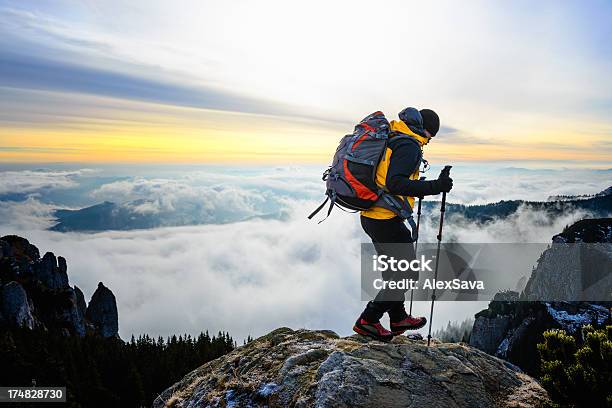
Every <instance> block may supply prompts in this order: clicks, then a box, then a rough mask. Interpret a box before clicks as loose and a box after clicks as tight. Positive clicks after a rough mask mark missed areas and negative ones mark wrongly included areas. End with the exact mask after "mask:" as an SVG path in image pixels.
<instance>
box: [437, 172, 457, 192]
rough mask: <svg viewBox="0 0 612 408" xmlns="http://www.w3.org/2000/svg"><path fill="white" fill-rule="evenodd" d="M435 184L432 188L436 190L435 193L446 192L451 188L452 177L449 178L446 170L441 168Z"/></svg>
mask: <svg viewBox="0 0 612 408" xmlns="http://www.w3.org/2000/svg"><path fill="white" fill-rule="evenodd" d="M434 183H435V186H434V189H435V191H437V194H440V193H448V192H449V191H451V190H452V188H453V179H452V178H450V176H449V175H448V173H447V172H445V171H444V170H442V171H441V172H440V175H439V176H438V179H437V180H435V181H434Z"/></svg>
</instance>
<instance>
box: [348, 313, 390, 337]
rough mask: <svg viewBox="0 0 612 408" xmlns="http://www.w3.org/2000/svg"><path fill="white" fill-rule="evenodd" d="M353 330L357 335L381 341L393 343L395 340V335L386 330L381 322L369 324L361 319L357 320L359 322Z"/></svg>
mask: <svg viewBox="0 0 612 408" xmlns="http://www.w3.org/2000/svg"><path fill="white" fill-rule="evenodd" d="M353 330H354V331H355V333H359V334H362V335H364V336H368V337H371V338H373V339H376V340H380V341H385V342H386V341H391V339H392V338H393V333H391V332H390V331H389V330H387V329H385V328H384V327H383V326H382V324H380V322H376V323H369V322H368V321H366V320H365V319H363V318H361V317H360V318H359V319H357V322H355V325H354V326H353Z"/></svg>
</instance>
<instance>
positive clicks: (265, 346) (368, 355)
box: [153, 328, 549, 408]
mask: <svg viewBox="0 0 612 408" xmlns="http://www.w3.org/2000/svg"><path fill="white" fill-rule="evenodd" d="M548 402H549V399H548V395H547V393H546V391H545V390H544V389H543V388H542V387H541V386H540V385H539V384H538V383H537V382H536V381H535V380H534V379H532V378H531V377H529V376H528V375H526V374H524V373H522V372H521V371H520V370H519V369H518V368H517V367H515V366H513V365H511V364H510V363H507V362H505V361H503V360H501V359H498V358H496V357H493V356H490V355H488V354H486V353H484V352H482V351H480V350H478V349H476V348H472V347H470V346H468V345H466V344H463V343H460V344H454V343H434V344H433V345H432V347H427V345H426V344H425V343H424V342H423V341H413V340H409V339H408V338H407V337H404V336H399V337H396V338H395V339H393V341H392V342H391V343H381V342H378V341H372V340H368V339H366V338H365V337H363V336H359V335H354V336H350V337H345V338H341V337H339V336H338V335H337V334H335V333H334V332H331V331H310V330H291V329H288V328H280V329H277V330H275V331H273V332H271V333H269V334H268V335H265V336H263V337H260V338H258V339H256V340H254V341H252V342H250V343H248V344H246V345H244V346H242V347H239V348H237V349H235V350H234V351H232V352H231V353H229V354H227V355H225V356H223V357H220V358H218V359H216V360H213V361H211V362H209V363H207V364H205V365H203V366H201V367H200V368H198V369H196V370H194V371H192V372H191V373H189V374H187V375H186V376H185V377H184V378H183V379H182V380H181V381H179V382H178V383H176V384H174V385H173V386H172V387H170V388H168V389H167V390H166V391H164V392H163V393H162V394H161V395H160V396H159V397H158V398H157V399H156V400H155V401H154V404H153V406H154V408H163V407H168V408H170V407H176V408H178V407H183V408H187V407H204V406H205V407H321V408H323V407H444V408H449V407H537V406H542V405H544V404H547V403H548Z"/></svg>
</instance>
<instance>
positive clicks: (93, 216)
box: [50, 186, 612, 232]
mask: <svg viewBox="0 0 612 408" xmlns="http://www.w3.org/2000/svg"><path fill="white" fill-rule="evenodd" d="M568 197H569V196H568ZM147 203H148V201H146V200H142V199H141V200H137V201H133V202H129V203H124V204H117V203H113V202H109V201H105V202H102V203H100V204H96V205H93V206H89V207H85V208H81V209H78V210H67V209H58V210H55V212H54V214H53V215H54V217H55V218H56V220H57V223H56V224H55V225H53V226H52V227H51V228H50V230H52V231H59V232H68V231H83V232H98V231H107V230H134V229H148V228H158V227H170V226H186V225H201V224H208V223H211V222H213V220H212V219H211V218H210V217H209V215H208V214H206V213H204V214H203V213H202V211H201V209H190V211H191V212H190V211H178V210H175V211H173V212H167V211H166V212H161V213H159V212H146V211H140V210H138V208H141V207H144V206H146V204H147ZM423 207H424V209H425V210H426V211H427V212H429V213H431V214H433V215H432V216H433V217H434V218H435V217H437V216H438V207H439V202H438V201H429V200H425V201H424V202H423ZM521 208H522V209H530V210H533V211H544V212H546V213H547V214H548V215H550V216H553V217H554V216H558V215H562V214H565V213H568V212H572V211H576V210H583V211H588V212H589V213H590V214H591V215H592V216H594V217H608V216H609V215H610V214H612V186H611V187H609V188H607V189H606V190H604V191H602V192H600V193H598V194H595V195H593V196H588V197H586V196H585V197H583V196H572V197H570V198H568V199H563V200H557V201H524V200H509V201H506V200H502V201H498V202H495V203H489V204H478V205H464V204H453V203H448V204H447V205H446V211H447V212H446V214H447V217H448V221H449V222H451V223H452V222H459V221H460V220H467V221H472V222H477V223H481V224H486V223H488V222H491V221H494V220H496V219H503V218H507V217H509V216H511V215H513V214H516V213H517V212H518V211H519V209H521ZM282 217H283V214H282V213H278V214H259V215H251V216H248V217H236V216H232V215H231V214H226V215H224V216H222V217H220V218H218V219H215V220H214V223H215V224H224V223H229V222H237V221H245V220H248V219H253V218H263V219H268V218H282Z"/></svg>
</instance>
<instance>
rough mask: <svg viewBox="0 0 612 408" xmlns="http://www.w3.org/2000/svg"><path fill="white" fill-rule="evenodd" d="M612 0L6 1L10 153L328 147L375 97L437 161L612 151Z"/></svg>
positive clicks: (227, 155) (286, 153)
mask: <svg viewBox="0 0 612 408" xmlns="http://www.w3.org/2000/svg"><path fill="white" fill-rule="evenodd" d="M611 17H612V3H610V2H609V1H586V2H585V1H567V2H552V1H542V2H535V3H534V2H527V1H513V2H503V3H501V2H488V1H471V2H456V1H436V2H416V1H385V2H377V3H376V4H375V5H374V4H373V3H372V2H365V1H350V2H349V1H334V2H328V1H326V2H323V1H309V2H302V3H296V2H286V1H258V2H252V1H232V2H218V1H217V2H213V1H195V0H193V1H172V2H167V1H152V0H147V1H144V0H143V1H130V2H124V1H115V0H104V1H93V0H89V1H80V2H77V1H44V0H42V1H28V0H25V1H24V0H19V1H17V0H15V1H10V0H4V1H0V161H2V162H5V163H8V162H15V163H40V162H74V163H76V162H79V163H234V164H235V163H259V164H261V163H263V164H269V163H325V162H327V161H328V160H329V159H330V156H331V154H332V152H333V151H334V149H335V145H336V143H337V141H338V139H339V137H341V136H342V135H344V134H346V133H349V132H350V131H351V130H352V127H353V125H354V123H355V122H357V121H358V120H359V119H361V118H362V117H364V116H365V115H366V114H368V113H370V112H373V111H375V110H379V109H380V110H383V111H384V112H385V113H386V114H387V116H388V117H389V118H390V119H392V118H395V116H396V112H399V111H400V110H401V109H403V108H404V107H406V106H415V107H418V108H424V107H428V108H433V109H434V110H436V111H437V112H438V113H439V115H440V117H441V120H442V126H443V127H442V130H441V131H440V133H439V137H438V138H437V139H436V140H434V142H433V143H432V144H431V145H430V146H428V149H427V153H428V158H429V159H430V160H434V161H440V162H442V161H446V162H448V161H453V162H461V161H464V162H474V161H488V162H497V161H517V160H520V161H525V162H532V163H540V164H541V163H548V164H552V165H553V166H570V167H571V166H580V167H599V168H605V167H610V157H611V154H612V115H611V113H612V76H610V72H612V42H610V41H609V39H610V38H612V26H611V25H610V24H609V22H610V19H611Z"/></svg>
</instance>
